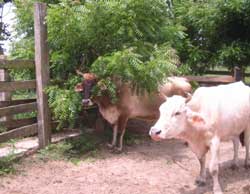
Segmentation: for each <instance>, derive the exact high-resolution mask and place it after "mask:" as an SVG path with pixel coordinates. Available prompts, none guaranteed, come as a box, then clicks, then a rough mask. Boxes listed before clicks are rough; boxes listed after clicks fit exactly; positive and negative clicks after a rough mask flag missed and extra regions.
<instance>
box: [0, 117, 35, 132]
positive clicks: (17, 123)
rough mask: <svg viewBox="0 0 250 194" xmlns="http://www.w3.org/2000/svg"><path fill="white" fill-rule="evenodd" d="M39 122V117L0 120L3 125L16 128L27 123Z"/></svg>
mask: <svg viewBox="0 0 250 194" xmlns="http://www.w3.org/2000/svg"><path fill="white" fill-rule="evenodd" d="M35 123H37V118H36V117H34V118H27V119H18V120H14V119H13V120H11V121H2V122H0V125H1V126H4V127H5V128H6V129H8V130H10V129H15V128H18V127H22V126H25V125H31V124H35Z"/></svg>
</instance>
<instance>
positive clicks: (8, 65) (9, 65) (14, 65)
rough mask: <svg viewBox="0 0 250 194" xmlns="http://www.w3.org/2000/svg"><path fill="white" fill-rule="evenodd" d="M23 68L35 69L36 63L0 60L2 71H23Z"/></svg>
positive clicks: (31, 61) (32, 61)
mask: <svg viewBox="0 0 250 194" xmlns="http://www.w3.org/2000/svg"><path fill="white" fill-rule="evenodd" d="M23 68H35V61H34V60H6V59H0V69H23Z"/></svg>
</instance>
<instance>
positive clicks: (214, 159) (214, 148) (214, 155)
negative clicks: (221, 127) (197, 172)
mask: <svg viewBox="0 0 250 194" xmlns="http://www.w3.org/2000/svg"><path fill="white" fill-rule="evenodd" d="M219 147H220V139H219V138H218V137H214V138H213V139H212V140H211V145H210V151H211V160H210V164H209V172H210V173H211V176H212V178H213V191H214V194H223V192H222V189H221V186H220V183H219Z"/></svg>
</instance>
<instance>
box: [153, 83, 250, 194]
mask: <svg viewBox="0 0 250 194" xmlns="http://www.w3.org/2000/svg"><path fill="white" fill-rule="evenodd" d="M188 100H189V99H186V98H183V97H181V96H173V97H171V98H167V100H166V102H164V103H163V104H162V105H161V106H160V118H159V120H158V121H157V122H156V124H155V125H154V126H153V127H152V128H151V130H150V132H149V134H150V135H151V137H152V138H153V139H154V140H161V139H168V138H179V139H183V140H185V141H187V142H188V144H189V146H190V147H191V149H192V151H193V152H194V153H195V154H196V156H197V157H198V159H199V162H200V165H201V170H200V176H199V177H198V182H205V178H206V174H205V172H206V171H205V160H206V158H205V157H206V153H207V151H208V150H210V151H211V160H210V163H209V171H210V173H211V175H212V178H213V183H214V184H213V191H214V193H215V194H222V189H221V186H220V184H219V178H218V173H219V147H220V143H221V142H222V141H227V140H230V139H234V138H235V137H238V135H239V134H240V133H241V132H243V131H244V133H245V137H244V144H245V146H246V159H245V166H246V167H249V140H250V138H249V136H250V88H249V87H248V86H246V85H245V84H243V83H242V82H236V83H232V84H228V85H221V86H215V87H201V88H198V89H197V90H196V91H195V92H194V94H193V96H192V98H191V100H190V101H188Z"/></svg>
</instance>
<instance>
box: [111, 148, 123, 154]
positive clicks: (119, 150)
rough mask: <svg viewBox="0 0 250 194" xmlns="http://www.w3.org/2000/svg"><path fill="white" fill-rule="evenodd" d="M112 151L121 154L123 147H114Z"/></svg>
mask: <svg viewBox="0 0 250 194" xmlns="http://www.w3.org/2000/svg"><path fill="white" fill-rule="evenodd" d="M112 153H114V154H121V153H122V149H121V148H117V147H114V149H113V151H112Z"/></svg>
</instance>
